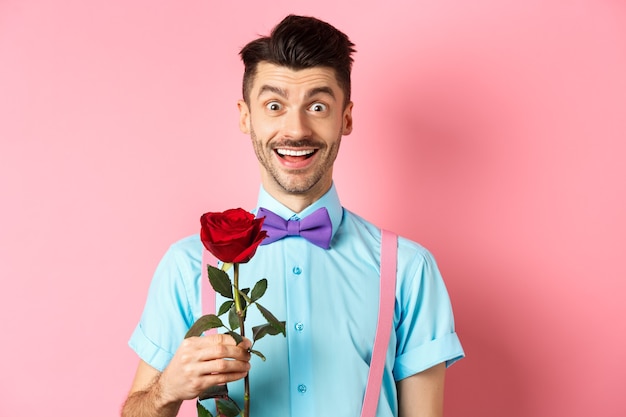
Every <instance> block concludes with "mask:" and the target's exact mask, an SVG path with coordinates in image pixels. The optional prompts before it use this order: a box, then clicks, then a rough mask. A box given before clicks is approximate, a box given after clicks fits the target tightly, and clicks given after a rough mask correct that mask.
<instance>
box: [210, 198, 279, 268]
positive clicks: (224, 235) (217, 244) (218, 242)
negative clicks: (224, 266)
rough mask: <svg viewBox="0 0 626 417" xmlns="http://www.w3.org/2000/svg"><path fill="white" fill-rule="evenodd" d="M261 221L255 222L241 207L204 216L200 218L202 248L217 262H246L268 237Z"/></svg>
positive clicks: (256, 220)
mask: <svg viewBox="0 0 626 417" xmlns="http://www.w3.org/2000/svg"><path fill="white" fill-rule="evenodd" d="M263 220H264V219H263V218H261V219H255V218H254V216H253V215H252V214H251V213H249V212H247V211H245V210H244V209H241V208H237V209H230V210H226V211H225V212H223V213H204V214H203V215H202V217H200V224H201V226H202V227H201V229H200V239H201V240H202V243H203V244H204V247H205V248H207V250H208V251H209V252H211V253H212V254H213V255H214V256H215V257H216V258H217V259H219V260H220V261H222V262H228V263H246V262H248V261H249V260H250V259H252V257H253V256H254V253H255V252H256V249H257V247H258V246H259V245H260V244H261V241H262V240H263V239H265V238H266V237H267V232H266V231H265V230H261V226H262V225H263Z"/></svg>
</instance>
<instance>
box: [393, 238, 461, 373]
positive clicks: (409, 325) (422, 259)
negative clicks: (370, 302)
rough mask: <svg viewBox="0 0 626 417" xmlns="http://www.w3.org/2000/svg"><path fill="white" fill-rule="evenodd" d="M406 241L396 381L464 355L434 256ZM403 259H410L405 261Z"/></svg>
mask: <svg viewBox="0 0 626 417" xmlns="http://www.w3.org/2000/svg"><path fill="white" fill-rule="evenodd" d="M405 244H406V245H403V244H402V241H401V242H400V245H399V249H398V251H399V263H398V268H399V269H398V278H399V279H398V288H397V294H396V297H397V298H396V300H397V304H396V317H397V322H396V362H395V365H394V370H393V373H394V378H395V379H396V380H401V379H404V378H407V377H409V376H411V375H414V374H416V373H419V372H421V371H424V370H426V369H428V368H430V367H432V366H435V365H437V364H439V363H442V362H445V363H446V366H450V365H452V364H453V363H454V362H456V361H457V360H459V359H461V358H463V357H464V356H465V354H464V352H463V348H462V346H461V342H460V340H459V338H458V336H457V334H456V331H455V327H454V316H453V313H452V305H451V303H450V297H449V295H448V291H447V289H446V286H445V284H444V281H443V279H442V277H441V274H440V272H439V269H438V267H437V264H436V262H435V259H434V258H433V256H432V255H431V254H430V252H428V251H427V250H426V249H424V248H422V247H420V246H419V245H415V246H414V245H413V244H411V243H410V242H409V243H406V241H405ZM411 252H413V254H411ZM402 259H410V260H409V261H408V262H405V263H402V261H401V260H402Z"/></svg>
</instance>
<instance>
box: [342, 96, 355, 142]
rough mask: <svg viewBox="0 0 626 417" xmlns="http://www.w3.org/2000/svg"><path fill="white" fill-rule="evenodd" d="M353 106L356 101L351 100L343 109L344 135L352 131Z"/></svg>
mask: <svg viewBox="0 0 626 417" xmlns="http://www.w3.org/2000/svg"><path fill="white" fill-rule="evenodd" d="M352 107H354V103H352V102H349V103H348V105H347V106H346V108H345V109H344V111H343V131H342V132H341V133H342V134H343V135H349V134H350V133H352Z"/></svg>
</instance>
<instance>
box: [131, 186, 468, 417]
mask: <svg viewBox="0 0 626 417" xmlns="http://www.w3.org/2000/svg"><path fill="white" fill-rule="evenodd" d="M258 207H264V208H266V209H269V210H271V211H273V212H274V213H276V214H278V215H279V216H281V217H283V218H284V219H290V218H303V217H305V216H306V215H308V214H310V213H312V212H313V211H315V210H317V209H319V208H321V207H326V209H327V210H328V212H329V215H330V218H331V221H332V224H333V238H332V240H331V247H330V249H328V250H324V249H322V248H319V247H317V246H315V245H313V244H311V243H309V242H308V241H306V240H305V239H303V238H301V237H299V236H288V237H286V238H284V239H282V240H280V241H277V242H274V243H272V244H269V245H265V246H260V247H259V249H258V250H257V253H256V255H255V256H254V257H253V258H252V260H251V261H250V262H249V263H247V264H242V265H241V266H240V287H241V288H245V287H250V288H252V287H253V286H254V284H255V283H256V282H257V281H258V280H259V279H261V278H267V279H268V282H269V284H268V289H267V292H266V294H265V295H264V296H263V298H261V299H260V300H259V302H260V303H261V304H262V305H263V306H265V307H266V308H268V309H269V310H270V311H271V312H272V313H274V315H275V316H276V317H277V318H278V319H280V320H285V321H286V322H287V337H286V338H284V337H283V336H281V335H279V336H271V337H270V336H266V337H265V338H263V339H261V340H259V341H258V342H257V343H256V344H255V346H254V348H255V349H256V350H259V351H261V352H262V353H263V354H264V355H265V356H266V357H267V361H265V362H263V361H261V360H260V359H259V358H257V357H256V356H253V357H252V360H251V364H252V368H251V370H250V385H251V388H250V393H251V394H250V397H251V415H253V416H255V417H290V416H298V417H309V416H310V417H318V416H320V415H335V416H342V417H350V416H354V417H357V416H359V414H360V410H361V406H362V401H363V396H364V393H365V385H366V381H367V375H368V370H369V361H370V357H371V353H372V347H373V341H374V335H375V332H376V322H377V314H378V296H379V279H380V276H379V272H380V239H381V233H380V229H378V228H377V227H375V226H374V225H372V224H371V223H369V222H367V221H366V220H364V219H363V218H361V217H359V216H357V215H356V214H354V213H352V212H350V211H348V210H346V209H344V208H342V206H341V204H340V202H339V198H338V196H337V192H336V190H335V187H334V185H333V187H332V188H331V189H330V190H329V191H328V192H327V193H326V194H325V195H324V196H323V197H322V198H321V199H319V200H318V201H316V202H315V203H314V204H312V205H311V206H309V207H307V208H306V209H305V210H304V211H303V212H301V213H294V212H292V211H291V210H289V209H288V208H286V207H285V206H283V205H282V204H280V203H279V202H278V201H276V200H275V199H273V198H272V197H271V196H270V195H269V194H268V193H267V192H265V191H264V190H263V189H261V191H260V195H259V200H258ZM201 258H202V243H201V242H200V240H199V237H198V235H195V236H191V237H188V238H186V239H183V240H181V241H179V242H177V243H175V244H173V245H172V246H171V247H170V249H169V250H168V251H167V253H166V254H165V256H164V257H163V259H162V260H161V262H160V264H159V266H158V268H157V270H156V272H155V275H154V278H153V281H152V284H151V286H150V290H149V293H148V299H147V302H146V306H145V309H144V312H143V315H142V317H141V320H140V322H139V324H138V326H137V328H136V329H135V331H134V333H133V335H132V337H131V339H130V342H129V344H130V346H131V347H132V348H133V349H134V350H135V351H136V352H137V354H138V355H139V357H140V358H141V359H143V360H144V361H146V362H147V363H149V364H150V365H152V366H153V367H154V368H156V369H158V370H163V369H164V368H165V367H166V366H167V364H168V363H169V361H170V360H171V359H172V356H173V354H174V352H175V351H176V349H177V348H178V346H179V344H180V342H181V340H182V339H183V337H184V335H185V333H186V332H187V330H188V329H189V327H190V326H191V325H192V324H193V322H194V321H195V320H196V319H197V318H198V317H200V316H201V315H202V314H203V312H202V311H201V309H202V303H201V287H202V285H208V284H202V285H201V279H200V275H201V274H200V264H201ZM397 268H398V272H397V283H396V302H395V310H394V327H393V328H394V329H395V332H392V335H391V338H390V342H389V349H388V351H387V358H386V363H385V371H384V375H383V384H382V387H381V394H380V401H379V404H378V411H377V417H389V416H397V414H398V404H397V395H396V384H395V383H396V381H399V380H401V379H403V378H406V377H408V376H411V375H414V374H416V373H418V372H421V371H423V370H425V369H428V368H430V367H431V366H434V365H436V364H439V363H441V362H446V364H447V365H448V366H449V365H451V364H452V363H453V362H455V361H456V360H458V359H461V358H462V357H463V356H464V353H463V349H462V347H461V344H460V342H459V339H458V337H457V334H456V332H455V329H454V318H453V315H452V308H451V305H450V299H449V297H448V293H447V290H446V287H445V285H444V282H443V280H442V278H441V275H440V273H439V270H438V268H437V265H436V263H435V260H434V259H433V257H432V255H431V254H430V253H429V252H428V251H427V250H426V249H424V248H423V247H422V246H420V245H418V244H417V243H415V242H412V241H409V240H407V239H404V238H399V240H398V265H397ZM223 301H224V300H223V299H222V298H221V296H219V295H217V300H216V306H218V307H219V306H220V305H221V303H222V302H223ZM264 322H265V320H264V319H263V318H262V317H261V315H260V314H259V313H258V311H257V309H256V308H254V307H252V308H251V309H250V310H249V311H248V318H247V320H246V328H247V329H248V333H247V334H251V330H250V329H251V328H252V326H255V325H258V324H262V323H264ZM229 392H230V396H231V397H232V398H234V399H235V400H236V401H237V402H238V404H239V405H240V406H243V382H242V381H238V382H235V383H231V384H229ZM206 404H207V406H210V407H211V409H212V401H208V402H206ZM212 410H213V409H212Z"/></svg>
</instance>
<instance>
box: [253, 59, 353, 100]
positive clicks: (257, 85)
mask: <svg viewBox="0 0 626 417" xmlns="http://www.w3.org/2000/svg"><path fill="white" fill-rule="evenodd" d="M268 86H269V87H271V88H269V89H268ZM274 88H275V89H282V90H285V91H287V90H289V89H292V88H293V89H299V88H304V89H305V90H308V89H314V90H318V91H319V92H324V90H331V91H334V90H337V91H341V88H340V86H339V83H338V81H337V77H336V75H335V70H334V69H333V68H330V67H325V66H318V67H312V68H303V69H293V68H289V67H286V66H282V65H276V64H272V63H269V62H260V63H259V64H258V66H257V70H256V74H255V77H254V80H253V84H252V90H253V91H256V93H257V94H258V93H259V92H261V91H260V90H261V89H262V90H264V91H267V90H272V89H274Z"/></svg>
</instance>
